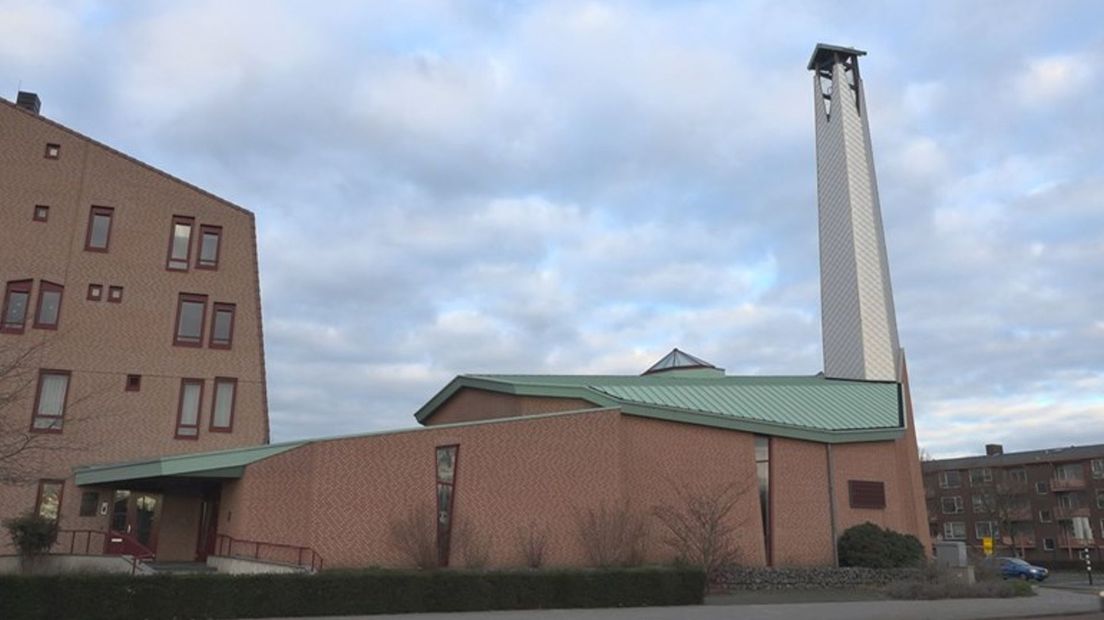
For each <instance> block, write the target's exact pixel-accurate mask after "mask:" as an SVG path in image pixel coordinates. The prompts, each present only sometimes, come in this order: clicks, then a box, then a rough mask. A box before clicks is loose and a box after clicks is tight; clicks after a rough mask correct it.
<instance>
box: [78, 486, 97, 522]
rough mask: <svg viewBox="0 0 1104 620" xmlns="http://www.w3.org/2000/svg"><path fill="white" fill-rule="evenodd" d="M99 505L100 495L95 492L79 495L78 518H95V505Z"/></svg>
mask: <svg viewBox="0 0 1104 620" xmlns="http://www.w3.org/2000/svg"><path fill="white" fill-rule="evenodd" d="M99 503H100V494H99V493H97V492H95V491H85V492H84V493H81V503H80V516H82V517H94V516H96V505H97V504H99Z"/></svg>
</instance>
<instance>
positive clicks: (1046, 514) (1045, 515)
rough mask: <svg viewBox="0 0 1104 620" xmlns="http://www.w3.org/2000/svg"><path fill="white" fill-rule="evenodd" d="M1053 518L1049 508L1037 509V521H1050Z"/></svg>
mask: <svg viewBox="0 0 1104 620" xmlns="http://www.w3.org/2000/svg"><path fill="white" fill-rule="evenodd" d="M1053 520H1054V515H1053V514H1052V513H1051V511H1049V510H1040V511H1039V523H1050V522H1051V521H1053Z"/></svg>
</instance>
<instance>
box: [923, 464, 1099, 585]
mask: <svg viewBox="0 0 1104 620" xmlns="http://www.w3.org/2000/svg"><path fill="white" fill-rule="evenodd" d="M985 452H986V453H985V456H973V457H965V458H955V459H941V460H935V461H928V462H925V463H924V464H923V474H924V490H925V496H926V499H927V505H928V523H929V527H930V534H931V536H932V538H941V539H943V540H961V541H963V542H965V543H966V544H967V545H969V546H971V547H974V548H976V549H978V550H979V551H980V550H981V545H982V538H984V537H993V538H994V545H995V546H996V547H997V550H996V552H997V553H1000V554H1013V553H1014V554H1015V555H1019V556H1022V557H1024V558H1025V559H1027V560H1028V561H1035V562H1040V563H1043V564H1047V563H1068V562H1072V561H1077V558H1078V554H1079V553H1080V552H1081V551H1082V550H1084V549H1089V550H1090V552H1091V554H1092V557H1093V558H1094V559H1096V560H1100V559H1102V558H1104V444H1096V445H1089V446H1071V447H1068V448H1052V449H1047V450H1032V451H1029V452H1010V453H1005V452H1004V450H1003V448H1002V447H1001V446H1000V445H999V444H989V445H987V446H986V447H985Z"/></svg>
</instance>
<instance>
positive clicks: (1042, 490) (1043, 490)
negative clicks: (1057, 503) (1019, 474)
mask: <svg viewBox="0 0 1104 620" xmlns="http://www.w3.org/2000/svg"><path fill="white" fill-rule="evenodd" d="M1035 492H1036V493H1038V494H1039V495H1046V494H1047V483H1046V482H1036V483H1035Z"/></svg>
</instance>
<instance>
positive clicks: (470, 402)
mask: <svg viewBox="0 0 1104 620" xmlns="http://www.w3.org/2000/svg"><path fill="white" fill-rule="evenodd" d="M597 406H598V405H595V404H593V403H590V402H588V401H585V400H581V399H578V398H545V397H540V396H515V395H513V394H500V393H498V392H486V391H483V390H473V389H469V388H461V389H460V390H459V391H458V392H456V393H455V394H453V395H452V397H451V398H449V399H448V400H447V401H445V402H444V404H442V405H441V406H440V407H438V408H437V410H436V411H435V412H434V414H433V415H432V416H430V418H429V419H428V420H426V421H425V424H426V425H427V426H428V425H438V424H452V423H454V422H474V421H476V420H491V419H498V418H513V417H517V416H523V415H536V414H541V413H553V412H557V411H575V410H579V409H593V408H595V407H597Z"/></svg>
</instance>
